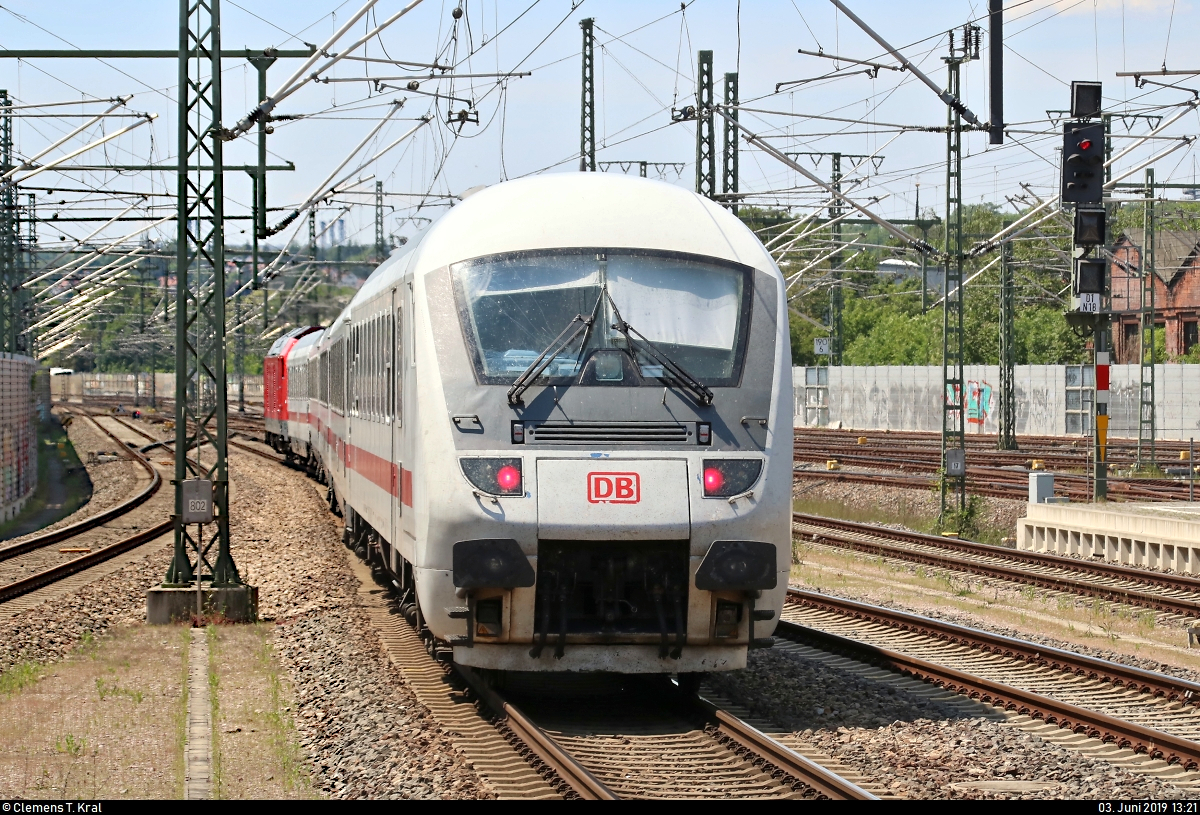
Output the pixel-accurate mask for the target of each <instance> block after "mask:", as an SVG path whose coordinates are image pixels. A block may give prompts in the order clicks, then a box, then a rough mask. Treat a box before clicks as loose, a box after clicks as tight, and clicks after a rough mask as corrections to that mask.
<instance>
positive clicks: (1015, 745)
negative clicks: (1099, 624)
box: [708, 651, 1191, 799]
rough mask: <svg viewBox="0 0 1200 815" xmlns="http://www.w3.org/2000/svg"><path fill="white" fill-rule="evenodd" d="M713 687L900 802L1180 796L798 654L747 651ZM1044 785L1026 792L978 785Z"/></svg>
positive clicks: (985, 719) (994, 717)
mask: <svg viewBox="0 0 1200 815" xmlns="http://www.w3.org/2000/svg"><path fill="white" fill-rule="evenodd" d="M708 682H709V684H710V685H712V686H713V687H714V688H715V689H717V690H718V691H719V692H720V693H722V694H723V695H725V696H726V697H728V698H730V699H732V700H734V701H736V702H739V703H740V704H743V705H745V706H747V707H749V708H750V709H751V710H752V711H754V713H755V714H756V715H757V716H760V717H762V718H765V719H767V720H769V721H771V722H774V723H775V724H777V725H778V726H780V727H782V728H784V729H785V730H789V731H792V732H793V733H794V734H795V738H796V739H798V740H799V741H800V742H801V743H804V744H807V745H810V746H811V747H814V748H816V749H818V750H821V751H823V752H824V753H825V754H827V755H830V756H833V757H834V758H836V759H838V760H840V761H842V762H844V763H846V764H848V765H850V766H852V767H854V768H855V769H856V770H859V771H860V772H862V773H863V774H864V775H865V776H866V777H868V778H870V779H872V780H873V782H875V783H877V784H879V785H881V786H883V787H884V788H885V789H887V790H889V791H890V792H891V793H892V794H894V795H897V796H899V797H903V798H916V799H923V798H930V799H932V798H977V799H989V798H999V799H1004V798H1030V799H1037V798H1046V797H1052V798H1138V799H1142V798H1181V797H1187V796H1189V795H1191V793H1188V792H1184V791H1183V790H1180V789H1179V788H1177V787H1174V786H1172V785H1170V784H1166V783H1163V782H1161V781H1158V780H1156V779H1151V778H1146V777H1145V776H1140V775H1134V774H1132V773H1130V772H1128V771H1126V770H1124V769H1122V768H1120V767H1115V766H1113V765H1111V764H1109V763H1107V762H1105V761H1101V760H1098V759H1093V758H1090V757H1087V756H1084V755H1082V754H1080V753H1078V752H1075V751H1071V750H1066V749H1064V748H1061V747H1058V746H1055V745H1053V744H1050V743H1048V742H1045V741H1043V740H1042V739H1041V738H1039V737H1037V736H1034V735H1030V734H1028V733H1024V732H1022V731H1020V730H1018V729H1016V728H1014V727H1011V726H1009V725H1006V724H1004V723H1002V722H1001V721H1000V718H1001V716H1000V714H999V713H998V712H995V713H992V712H990V711H989V712H987V713H985V714H983V715H970V716H968V715H964V714H963V713H961V712H960V711H958V710H956V709H954V708H953V707H951V706H948V705H945V704H942V703H939V702H937V701H931V700H928V699H922V698H920V697H919V696H915V695H911V694H909V693H907V692H905V691H904V690H901V689H897V688H895V687H892V686H889V685H887V684H884V683H881V682H874V681H870V680H867V679H864V678H862V677H860V676H857V675H855V674H853V673H851V672H848V671H843V670H839V669H837V668H833V667H830V666H828V665H824V664H821V663H818V662H814V661H811V660H806V659H803V658H800V657H798V656H796V655H794V654H787V653H782V652H777V651H752V652H751V653H750V658H749V664H748V667H747V668H746V669H745V670H742V671H734V672H731V673H724V674H714V675H711V676H710V677H709V680H708ZM999 781H1024V782H1045V783H1047V784H1051V785H1052V786H1050V787H1047V788H1045V789H1042V790H1030V791H1026V792H1017V791H1010V792H1005V791H999V790H994V789H991V790H989V789H981V788H979V787H975V786H973V785H975V784H979V783H980V782H993V783H994V782H999Z"/></svg>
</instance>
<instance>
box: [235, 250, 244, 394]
mask: <svg viewBox="0 0 1200 815" xmlns="http://www.w3.org/2000/svg"><path fill="white" fill-rule="evenodd" d="M237 270H238V280H237V282H238V290H237V297H235V298H234V300H233V322H234V324H235V325H236V326H237V338H236V339H235V340H234V343H235V344H234V347H233V348H234V351H233V364H234V368H235V373H236V376H237V381H238V413H245V412H246V327H245V326H244V325H242V284H243V283H244V282H245V281H244V280H242V278H243V277H245V273H244V270H243V269H242V266H241V264H238V267H237Z"/></svg>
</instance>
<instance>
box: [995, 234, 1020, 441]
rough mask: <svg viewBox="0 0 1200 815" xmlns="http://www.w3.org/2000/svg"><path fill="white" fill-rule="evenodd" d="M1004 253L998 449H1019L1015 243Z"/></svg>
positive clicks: (1009, 243) (1001, 283) (1007, 242)
mask: <svg viewBox="0 0 1200 815" xmlns="http://www.w3.org/2000/svg"><path fill="white" fill-rule="evenodd" d="M1000 251H1001V255H1000V433H999V437H998V440H997V441H998V443H997V447H998V448H999V449H1001V450H1016V449H1017V432H1016V430H1017V385H1016V362H1017V349H1016V340H1017V332H1016V311H1017V298H1016V291H1015V288H1016V287H1015V286H1014V285H1013V270H1012V243H1011V242H1009V241H1005V242H1004V243H1003V244H1002V246H1001V248H1000Z"/></svg>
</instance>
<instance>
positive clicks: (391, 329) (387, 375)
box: [383, 313, 396, 424]
mask: <svg viewBox="0 0 1200 815" xmlns="http://www.w3.org/2000/svg"><path fill="white" fill-rule="evenodd" d="M385 334H386V335H387V336H386V340H385V342H384V346H383V348H384V353H385V354H387V360H386V364H385V365H384V366H383V387H384V388H385V390H386V391H387V411H386V413H387V423H388V424H391V423H392V420H393V419H395V418H396V413H395V410H396V385H395V383H394V382H393V381H392V348H393V346H394V345H395V344H396V318H395V317H393V316H392V315H391V314H390V313H389V314H388V315H387V327H386V330H385Z"/></svg>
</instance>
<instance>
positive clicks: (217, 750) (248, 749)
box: [210, 624, 315, 799]
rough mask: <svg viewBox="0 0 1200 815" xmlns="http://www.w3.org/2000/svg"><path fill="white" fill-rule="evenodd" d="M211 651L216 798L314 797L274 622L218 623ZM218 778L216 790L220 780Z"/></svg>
mask: <svg viewBox="0 0 1200 815" xmlns="http://www.w3.org/2000/svg"><path fill="white" fill-rule="evenodd" d="M214 630H215V631H216V632H217V633H216V636H217V643H216V646H215V647H214V648H213V649H212V650H211V651H210V655H211V657H212V659H213V671H214V672H215V673H216V674H217V675H218V679H217V681H216V682H213V681H212V680H210V686H211V687H213V688H214V694H215V693H216V691H217V690H218V689H219V691H220V695H221V704H220V707H219V708H218V707H216V706H214V708H213V765H214V766H213V784H214V786H213V794H214V797H218V796H219V797H221V798H231V799H243V798H312V797H315V793H314V790H313V789H312V783H311V781H310V779H309V775H308V770H307V767H306V764H305V760H304V755H303V752H302V751H301V749H300V746H299V744H298V743H297V739H296V728H295V722H294V720H293V718H292V713H291V701H290V694H291V688H290V686H289V685H288V683H287V681H286V679H284V678H283V677H282V676H281V675H280V669H279V665H278V662H277V660H276V657H275V652H274V648H273V644H272V640H271V637H272V633H273V631H274V626H272V625H270V624H254V625H236V626H235V625H220V626H215V628H214ZM218 779H219V780H220V786H219V788H218V785H217V782H218Z"/></svg>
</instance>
